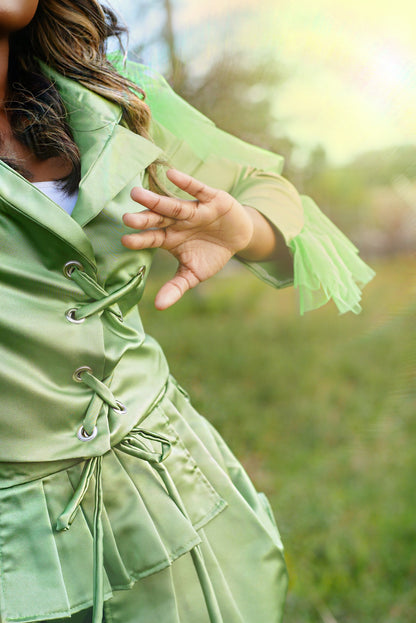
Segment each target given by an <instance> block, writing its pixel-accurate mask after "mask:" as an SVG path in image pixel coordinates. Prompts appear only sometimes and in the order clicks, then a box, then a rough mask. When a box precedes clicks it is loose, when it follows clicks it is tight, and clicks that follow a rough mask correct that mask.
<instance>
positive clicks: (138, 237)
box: [121, 229, 166, 251]
mask: <svg viewBox="0 0 416 623" xmlns="http://www.w3.org/2000/svg"><path fill="white" fill-rule="evenodd" d="M165 240H166V230H165V229H151V230H150V231H141V232H140V233H139V234H126V235H125V236H122V237H121V242H122V244H123V245H124V246H125V247H127V248H128V249H133V250H135V251H137V250H139V249H157V248H159V247H162V246H163V244H164V242H165Z"/></svg>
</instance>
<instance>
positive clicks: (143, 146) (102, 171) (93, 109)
mask: <svg viewBox="0 0 416 623" xmlns="http://www.w3.org/2000/svg"><path fill="white" fill-rule="evenodd" d="M42 68H43V70H44V71H45V73H46V74H47V75H49V76H50V78H51V79H53V80H54V81H55V83H56V86H57V88H58V90H59V91H60V93H61V95H62V98H63V101H64V103H65V106H66V108H67V110H68V114H69V123H70V126H71V129H72V131H73V134H74V139H75V142H76V143H77V145H78V147H79V150H80V152H81V183H80V188H79V196H78V200H77V203H76V206H75V208H74V211H73V213H72V216H69V214H67V213H66V212H65V211H64V210H63V209H61V208H59V207H57V205H56V204H55V203H54V202H53V201H52V200H51V199H49V198H48V197H47V196H46V195H44V194H43V193H42V192H40V191H39V189H37V188H36V187H35V186H33V185H32V184H31V183H30V182H28V181H27V180H25V179H24V178H23V177H22V176H21V175H19V173H16V171H14V170H13V169H11V168H10V167H9V166H8V165H6V164H5V163H3V162H1V161H0V172H1V174H0V197H1V198H2V199H3V200H4V201H5V202H6V203H7V205H8V206H9V207H10V208H13V209H15V210H17V211H19V212H21V213H22V214H25V215H26V216H27V217H28V218H30V219H32V220H33V221H35V222H37V223H38V224H40V225H42V226H43V227H44V228H46V229H48V230H49V231H51V232H53V233H54V234H55V235H56V236H58V237H60V238H61V239H62V240H65V242H66V243H67V244H70V245H71V246H72V247H74V248H75V249H76V250H77V251H78V252H79V253H81V254H82V255H83V256H84V258H85V259H86V260H88V262H90V263H92V264H94V253H93V249H92V245H91V242H90V240H89V239H88V237H87V235H86V234H85V232H84V231H83V229H82V227H83V226H84V225H86V224H87V223H88V222H90V221H91V220H92V219H93V218H94V217H95V216H96V215H97V214H98V213H99V212H100V211H101V210H102V209H103V208H104V207H105V205H106V204H107V203H109V202H110V201H111V200H112V199H114V197H116V195H118V194H119V192H120V191H121V190H122V189H123V188H125V187H126V185H127V184H129V183H132V182H133V181H134V183H136V184H137V182H138V178H139V175H140V174H142V173H143V171H144V169H145V168H146V167H147V166H148V165H149V164H150V163H151V162H153V161H154V160H155V159H156V158H158V157H159V156H160V155H161V154H162V150H161V149H159V148H158V147H156V145H154V144H153V143H152V142H151V141H149V140H147V139H145V138H143V137H142V136H139V135H137V134H135V133H134V132H131V131H130V130H128V129H126V128H124V127H123V126H121V125H119V122H120V119H121V110H120V107H119V106H117V105H116V104H113V103H111V102H109V101H108V100H106V99H105V98H103V97H101V96H100V95H97V94H95V93H93V92H92V91H90V90H89V89H87V88H85V87H83V86H82V85H80V84H78V83H77V82H75V81H74V80H69V79H68V78H65V77H64V76H61V75H60V74H58V73H57V72H55V71H54V70H52V69H51V68H50V67H47V66H46V65H44V64H42ZM139 179H140V178H139ZM120 220H121V214H120Z"/></svg>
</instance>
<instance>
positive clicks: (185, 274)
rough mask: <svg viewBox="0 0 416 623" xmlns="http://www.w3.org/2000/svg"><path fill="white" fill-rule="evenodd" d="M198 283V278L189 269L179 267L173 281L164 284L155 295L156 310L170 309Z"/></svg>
mask: <svg viewBox="0 0 416 623" xmlns="http://www.w3.org/2000/svg"><path fill="white" fill-rule="evenodd" d="M199 282H200V280H199V279H198V277H197V276H196V275H194V273H193V272H192V271H191V270H189V268H185V266H182V265H180V266H179V268H178V270H177V271H176V275H175V276H174V277H173V279H171V280H170V281H168V282H167V283H165V284H164V285H163V286H162V287H161V288H160V290H159V292H158V293H157V294H156V298H155V307H156V309H159V310H163V309H167V308H168V307H171V305H174V304H175V303H177V302H178V301H179V299H181V298H182V296H183V295H184V294H185V292H186V291H187V290H190V289H191V288H194V287H195V286H196V285H198V283H199Z"/></svg>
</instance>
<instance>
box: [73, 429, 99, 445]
mask: <svg viewBox="0 0 416 623" xmlns="http://www.w3.org/2000/svg"><path fill="white" fill-rule="evenodd" d="M97 433H98V430H97V427H96V426H94V428H93V430H92V433H91V435H89V434H88V433H87V431H86V430H85V428H84V427H83V426H80V427H79V429H78V432H77V437H78V439H79V440H80V441H91V440H92V439H95V437H96V436H97Z"/></svg>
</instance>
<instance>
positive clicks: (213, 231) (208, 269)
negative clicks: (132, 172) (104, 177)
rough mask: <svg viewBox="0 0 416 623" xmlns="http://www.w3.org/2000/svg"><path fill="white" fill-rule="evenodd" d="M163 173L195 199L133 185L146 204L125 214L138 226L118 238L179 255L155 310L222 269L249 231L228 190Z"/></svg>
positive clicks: (244, 242)
mask: <svg viewBox="0 0 416 623" xmlns="http://www.w3.org/2000/svg"><path fill="white" fill-rule="evenodd" d="M168 176H169V179H170V180H171V181H172V182H174V183H175V184H176V185H177V186H178V187H179V188H181V189H182V190H185V191H186V192H188V193H189V194H191V195H192V196H194V197H196V199H197V200H196V201H184V200H180V199H175V198H172V197H162V196H160V195H157V194H155V193H152V192H150V191H147V190H144V189H141V188H135V189H133V191H132V198H133V199H134V200H135V201H138V202H140V203H141V204H142V205H144V206H145V207H146V208H148V209H147V210H145V211H143V212H139V213H135V214H126V215H125V216H124V222H125V223H126V225H128V226H129V227H133V228H136V229H140V230H141V231H140V233H137V234H130V235H127V236H124V237H123V239H122V241H123V244H125V245H126V246H128V247H129V248H131V249H144V248H154V247H160V248H163V249H166V250H167V251H169V252H170V253H171V254H172V255H173V256H174V257H175V258H176V259H177V260H178V262H179V267H178V270H177V272H176V275H175V277H174V278H173V279H171V280H170V281H169V282H168V283H166V284H165V285H164V286H163V287H162V288H161V290H160V292H159V293H158V296H157V298H156V306H157V307H158V308H159V309H165V308H166V307H169V306H170V305H172V304H173V303H175V302H176V301H177V300H178V299H179V298H180V297H181V296H182V295H183V294H184V292H186V290H188V289H189V288H193V287H194V286H196V285H197V284H198V283H200V282H201V281H204V280H205V279H208V278H209V277H211V276H212V275H214V274H215V273H217V272H218V271H219V270H221V268H222V267H223V266H224V265H225V264H226V263H227V262H228V260H229V259H230V258H231V257H232V256H233V255H234V254H235V253H237V252H238V251H240V250H241V249H243V248H244V247H245V246H246V245H247V244H248V242H249V240H250V238H251V235H252V224H251V221H250V218H249V217H248V216H247V214H246V212H245V210H244V208H243V207H242V206H241V205H240V204H239V203H238V201H236V200H235V199H234V198H233V197H231V195H229V194H228V193H226V192H224V191H221V190H216V189H213V188H210V187H209V186H206V185H205V184H203V183H202V182H198V181H197V180H195V179H194V178H192V177H190V176H189V175H186V174H184V173H180V172H178V171H175V170H171V171H169V172H168Z"/></svg>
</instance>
